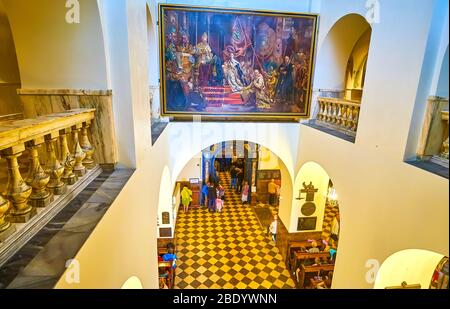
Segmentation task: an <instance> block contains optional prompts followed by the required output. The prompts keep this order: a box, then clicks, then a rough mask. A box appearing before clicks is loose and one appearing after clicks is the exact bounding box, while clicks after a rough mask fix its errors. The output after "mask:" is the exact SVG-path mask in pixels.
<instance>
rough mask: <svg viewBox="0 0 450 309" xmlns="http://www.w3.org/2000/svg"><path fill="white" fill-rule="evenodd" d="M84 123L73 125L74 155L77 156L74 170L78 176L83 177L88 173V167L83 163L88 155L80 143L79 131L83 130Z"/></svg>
mask: <svg viewBox="0 0 450 309" xmlns="http://www.w3.org/2000/svg"><path fill="white" fill-rule="evenodd" d="M81 128H82V125H81V124H77V125H75V126H73V127H72V137H73V156H74V157H75V166H74V168H73V171H74V173H75V175H77V176H78V177H83V176H84V175H85V174H86V168H85V167H84V165H83V160H84V158H85V157H86V154H85V153H84V151H83V149H82V148H81V145H80V139H79V133H80V131H81Z"/></svg>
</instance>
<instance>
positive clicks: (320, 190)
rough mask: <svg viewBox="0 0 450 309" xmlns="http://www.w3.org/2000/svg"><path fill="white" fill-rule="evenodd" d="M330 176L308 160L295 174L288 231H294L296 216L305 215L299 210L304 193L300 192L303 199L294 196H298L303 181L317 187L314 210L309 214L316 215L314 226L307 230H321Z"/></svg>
mask: <svg viewBox="0 0 450 309" xmlns="http://www.w3.org/2000/svg"><path fill="white" fill-rule="evenodd" d="M329 181H330V178H329V176H328V174H327V172H326V171H325V170H324V169H323V168H322V167H321V166H320V165H318V164H317V163H315V162H308V163H306V164H305V165H303V166H302V168H301V169H300V171H299V172H298V174H297V179H296V180H295V189H296V191H295V192H294V195H293V199H292V208H291V221H290V228H289V232H290V233H296V232H298V231H297V225H298V218H300V217H301V218H303V217H306V216H305V215H303V214H302V212H301V207H302V206H303V204H304V203H305V199H304V197H305V194H304V193H303V194H302V197H303V199H302V200H297V199H296V198H297V197H298V196H299V191H300V189H303V183H305V184H306V185H309V184H310V182H311V183H312V184H313V185H314V187H315V188H316V189H317V193H316V194H315V195H314V204H315V205H316V211H315V212H314V213H313V214H312V215H311V216H314V217H317V221H316V228H315V229H314V230H310V231H308V232H317V231H322V226H323V217H324V213H325V202H326V200H327V194H328V183H329Z"/></svg>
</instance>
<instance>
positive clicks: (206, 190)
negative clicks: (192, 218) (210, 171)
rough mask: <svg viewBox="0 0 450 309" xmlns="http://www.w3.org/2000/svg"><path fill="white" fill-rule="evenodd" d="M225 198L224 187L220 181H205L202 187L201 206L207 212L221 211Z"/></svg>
mask: <svg viewBox="0 0 450 309" xmlns="http://www.w3.org/2000/svg"><path fill="white" fill-rule="evenodd" d="M224 200H225V189H224V187H223V186H222V185H221V184H220V182H216V183H215V182H211V181H209V182H207V183H205V184H203V187H202V206H207V207H208V211H209V212H222V210H223V205H224Z"/></svg>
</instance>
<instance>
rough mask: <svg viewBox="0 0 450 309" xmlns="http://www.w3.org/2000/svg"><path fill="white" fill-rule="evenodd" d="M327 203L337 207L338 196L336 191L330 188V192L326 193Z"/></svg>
mask: <svg viewBox="0 0 450 309" xmlns="http://www.w3.org/2000/svg"><path fill="white" fill-rule="evenodd" d="M327 198H328V203H329V204H330V205H331V206H332V207H335V206H337V205H338V195H337V193H336V189H335V188H330V191H329V193H328V196H327Z"/></svg>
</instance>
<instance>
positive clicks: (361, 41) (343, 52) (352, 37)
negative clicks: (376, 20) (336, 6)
mask: <svg viewBox="0 0 450 309" xmlns="http://www.w3.org/2000/svg"><path fill="white" fill-rule="evenodd" d="M371 34H372V28H371V26H370V24H369V23H368V22H367V20H366V19H365V18H364V17H363V16H361V15H358V14H348V15H345V16H343V17H341V18H340V19H339V20H338V21H337V22H336V23H335V24H334V25H333V26H332V27H331V28H330V31H329V32H328V33H327V35H326V37H325V39H324V41H323V43H322V46H321V47H320V51H319V54H318V58H317V69H316V71H317V72H318V74H316V78H315V81H314V83H315V87H317V88H319V89H327V90H340V91H342V90H345V89H346V86H347V85H349V86H351V87H353V86H352V83H351V80H352V79H350V80H349V77H352V76H353V75H350V76H349V75H348V74H347V72H348V71H350V72H349V73H352V74H353V73H354V69H352V68H355V69H364V67H365V63H366V62H367V59H366V58H367V55H368V51H369V47H370V37H371ZM349 63H352V65H351V67H350V68H349ZM362 71H363V70H358V71H357V73H358V72H360V73H359V75H357V76H361V75H364V74H362V73H363V72H362ZM322 72H323V73H324V74H320V73H322ZM325 72H326V74H325ZM359 80H360V83H361V82H363V81H362V79H361V78H359Z"/></svg>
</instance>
